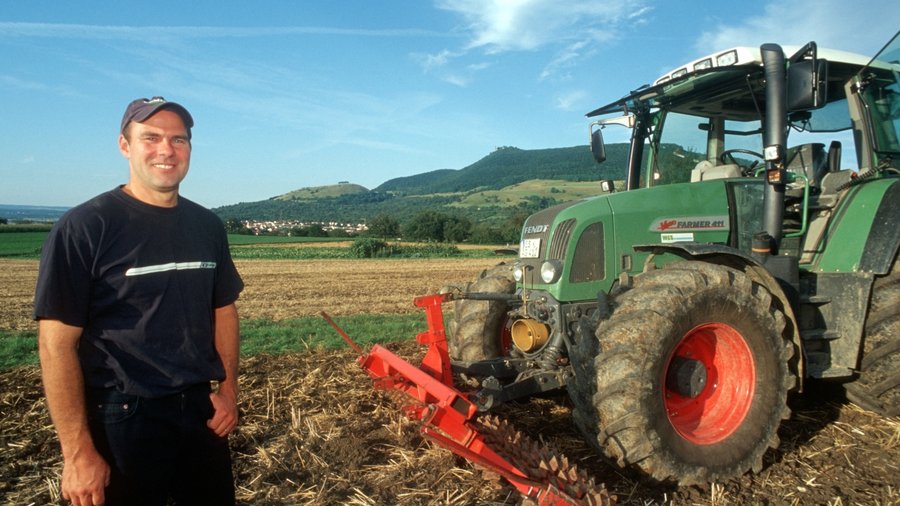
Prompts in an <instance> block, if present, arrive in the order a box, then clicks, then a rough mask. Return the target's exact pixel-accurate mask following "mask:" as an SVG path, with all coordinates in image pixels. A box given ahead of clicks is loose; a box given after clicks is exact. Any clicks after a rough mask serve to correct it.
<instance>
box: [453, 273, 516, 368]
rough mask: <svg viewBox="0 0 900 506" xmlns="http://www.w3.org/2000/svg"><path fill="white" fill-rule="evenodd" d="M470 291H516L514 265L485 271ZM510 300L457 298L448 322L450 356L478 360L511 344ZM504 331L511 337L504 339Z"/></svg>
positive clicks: (500, 351) (497, 355) (491, 356)
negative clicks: (508, 316)
mask: <svg viewBox="0 0 900 506" xmlns="http://www.w3.org/2000/svg"><path fill="white" fill-rule="evenodd" d="M465 291H466V292H482V293H507V294H512V293H514V292H515V291H516V281H515V279H514V278H513V266H512V265H511V264H505V263H501V264H498V265H496V266H494V267H492V268H490V269H486V270H484V271H482V272H481V275H480V276H479V278H478V279H477V280H475V282H474V283H470V284H469V285H468V286H467V287H466V290H465ZM507 310H508V307H507V303H506V302H504V301H493V300H492V301H487V300H472V299H460V300H457V301H455V302H454V305H453V319H452V320H450V321H449V322H448V324H447V328H448V330H449V336H448V338H447V344H448V347H449V350H450V359H451V360H452V361H458V362H477V361H481V360H486V359H490V358H497V357H499V356H501V355H502V354H503V352H504V347H505V346H508V331H507V330H506V329H505V327H506V322H507V319H506V312H507ZM504 335H507V338H506V339H504Z"/></svg>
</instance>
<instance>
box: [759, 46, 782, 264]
mask: <svg viewBox="0 0 900 506" xmlns="http://www.w3.org/2000/svg"><path fill="white" fill-rule="evenodd" d="M759 50H760V53H761V54H762V61H763V69H764V71H765V76H766V117H765V130H764V132H763V145H764V149H765V158H766V182H767V183H768V184H767V185H766V192H765V200H764V203H763V213H764V220H763V223H764V226H765V232H766V233H768V234H769V236H771V237H772V242H773V244H772V246H773V248H772V249H773V253H776V254H777V252H778V249H779V246H780V245H781V239H782V236H783V234H784V185H785V169H784V157H785V151H786V149H785V143H786V138H787V107H786V105H785V104H786V102H787V86H786V84H785V70H784V51H783V50H782V49H781V46H779V45H778V44H763V45H762V46H760V48H759Z"/></svg>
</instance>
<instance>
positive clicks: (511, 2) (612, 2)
mask: <svg viewBox="0 0 900 506" xmlns="http://www.w3.org/2000/svg"><path fill="white" fill-rule="evenodd" d="M645 3H646V0H577V1H568V2H559V1H557V0H439V1H438V2H437V7H438V8H440V9H443V10H446V11H450V12H454V13H456V14H458V15H460V16H462V18H463V19H464V20H465V26H464V28H463V30H464V31H465V33H467V36H468V42H467V43H466V44H465V46H464V47H463V48H462V49H461V50H460V51H457V52H452V53H451V52H449V51H447V50H444V51H442V52H441V53H438V54H437V55H433V57H434V58H436V59H440V61H441V63H442V66H448V65H450V64H451V63H452V60H453V59H456V58H461V57H463V56H466V55H467V54H469V53H470V52H472V51H475V50H479V51H480V52H482V53H483V54H485V55H489V56H490V55H497V54H500V53H504V52H510V51H536V50H538V49H548V48H549V49H550V51H551V54H553V56H552V57H550V58H549V61H548V63H547V65H546V66H545V67H544V69H543V71H542V72H541V74H540V78H541V79H547V78H549V77H551V76H553V75H554V74H556V73H557V72H559V71H560V70H561V69H564V68H567V67H569V66H571V65H574V64H577V62H578V61H581V60H583V59H584V58H585V57H586V56H589V55H591V54H593V53H594V52H595V51H596V50H597V47H599V45H600V44H601V43H605V42H608V41H610V40H612V39H614V38H615V37H616V36H617V35H618V33H619V30H620V29H621V27H622V26H624V25H625V23H628V24H630V25H633V24H635V23H638V22H640V20H641V18H642V17H643V16H644V15H646V14H647V13H648V12H650V11H651V10H652V8H650V7H647V6H646V5H645ZM554 48H558V49H555V50H554ZM423 67H424V65H423ZM431 68H433V67H428V68H426V71H427V70H430V69H431Z"/></svg>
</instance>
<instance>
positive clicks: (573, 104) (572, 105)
mask: <svg viewBox="0 0 900 506" xmlns="http://www.w3.org/2000/svg"><path fill="white" fill-rule="evenodd" d="M588 98H590V95H589V94H588V92H586V91H584V90H573V91H568V92H566V93H563V94H561V95H559V96H557V97H556V107H557V109H561V110H563V111H572V110H576V109H577V110H581V109H584V108H585V107H586V106H585V105H584V103H585V101H587V99H588Z"/></svg>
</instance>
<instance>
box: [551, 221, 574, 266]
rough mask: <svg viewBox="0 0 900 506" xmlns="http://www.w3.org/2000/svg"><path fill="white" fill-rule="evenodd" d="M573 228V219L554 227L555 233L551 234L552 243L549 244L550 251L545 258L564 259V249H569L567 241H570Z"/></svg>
mask: <svg viewBox="0 0 900 506" xmlns="http://www.w3.org/2000/svg"><path fill="white" fill-rule="evenodd" d="M574 228H575V219H574V218H572V219H569V220H566V221H564V222H562V223H560V224H559V225H557V226H556V231H555V233H554V234H553V241H552V242H551V243H550V251H549V253H548V255H547V258H558V259H563V258H565V255H566V248H568V247H569V240H570V239H572V230H573V229H574Z"/></svg>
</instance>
